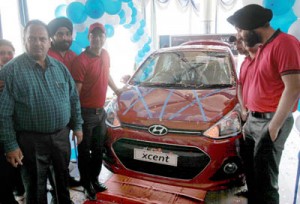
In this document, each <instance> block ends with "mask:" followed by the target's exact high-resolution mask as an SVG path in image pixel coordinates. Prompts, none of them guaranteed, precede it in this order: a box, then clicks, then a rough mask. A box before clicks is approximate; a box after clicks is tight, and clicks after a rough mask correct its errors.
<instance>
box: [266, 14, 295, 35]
mask: <svg viewBox="0 0 300 204" xmlns="http://www.w3.org/2000/svg"><path fill="white" fill-rule="evenodd" d="M296 20H297V16H296V15H295V13H294V11H293V9H290V10H289V11H288V12H287V13H285V14H283V15H277V16H274V17H273V18H272V20H271V22H270V24H271V26H272V27H273V28H274V29H278V28H280V30H281V31H282V32H285V33H287V32H288V30H289V28H290V26H291V25H292V24H293V23H294V22H295V21H296Z"/></svg>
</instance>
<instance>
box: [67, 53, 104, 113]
mask: <svg viewBox="0 0 300 204" xmlns="http://www.w3.org/2000/svg"><path fill="white" fill-rule="evenodd" d="M109 68H110V59H109V54H108V52H107V51H106V50H105V49H102V52H101V54H100V56H95V55H93V54H92V53H90V52H89V51H88V49H87V50H86V51H84V52H83V53H81V54H80V55H79V56H78V57H76V58H75V60H74V62H73V64H72V72H71V74H72V76H73V78H74V80H75V81H76V82H80V83H82V88H81V93H80V103H81V107H84V108H103V106H104V103H105V99H106V92H107V86H108V77H109Z"/></svg>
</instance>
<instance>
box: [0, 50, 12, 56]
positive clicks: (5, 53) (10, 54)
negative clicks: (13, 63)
mask: <svg viewBox="0 0 300 204" xmlns="http://www.w3.org/2000/svg"><path fill="white" fill-rule="evenodd" d="M0 55H1V56H4V55H9V56H13V55H14V52H13V51H4V50H2V51H0Z"/></svg>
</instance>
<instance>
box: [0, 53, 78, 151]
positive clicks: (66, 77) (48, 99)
mask: <svg viewBox="0 0 300 204" xmlns="http://www.w3.org/2000/svg"><path fill="white" fill-rule="evenodd" d="M0 80H5V88H4V90H3V92H2V93H1V95H0V110H1V111H0V142H2V143H3V144H4V149H5V152H9V151H13V150H15V149H17V148H18V144H17V141H16V132H18V131H30V132H39V133H52V132H55V131H57V130H60V129H62V128H64V127H66V126H67V125H68V124H70V126H71V128H72V129H73V130H75V131H76V130H81V128H82V123H83V120H82V118H81V110H80V102H79V97H78V93H77V90H76V86H75V82H74V80H73V79H72V76H71V75H70V73H69V71H68V70H67V69H66V67H65V66H64V65H63V64H62V63H61V62H59V61H57V60H55V59H54V58H52V57H49V56H47V57H46V68H45V69H43V68H42V67H41V66H40V65H39V64H37V63H36V62H35V61H34V60H33V59H32V58H31V57H30V56H29V55H28V54H26V53H25V54H22V55H21V56H19V57H16V58H15V59H13V60H11V61H10V62H9V63H7V64H6V65H5V66H4V68H3V69H2V70H1V71H0Z"/></svg>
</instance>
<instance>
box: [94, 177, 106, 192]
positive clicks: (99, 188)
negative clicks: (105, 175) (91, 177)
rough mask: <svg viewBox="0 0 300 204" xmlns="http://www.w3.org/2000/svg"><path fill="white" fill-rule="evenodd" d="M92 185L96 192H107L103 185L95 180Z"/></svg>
mask: <svg viewBox="0 0 300 204" xmlns="http://www.w3.org/2000/svg"><path fill="white" fill-rule="evenodd" d="M92 185H93V187H94V189H95V191H96V192H103V191H106V190H107V187H106V186H105V185H104V184H103V183H100V182H99V181H97V180H96V181H93V182H92Z"/></svg>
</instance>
